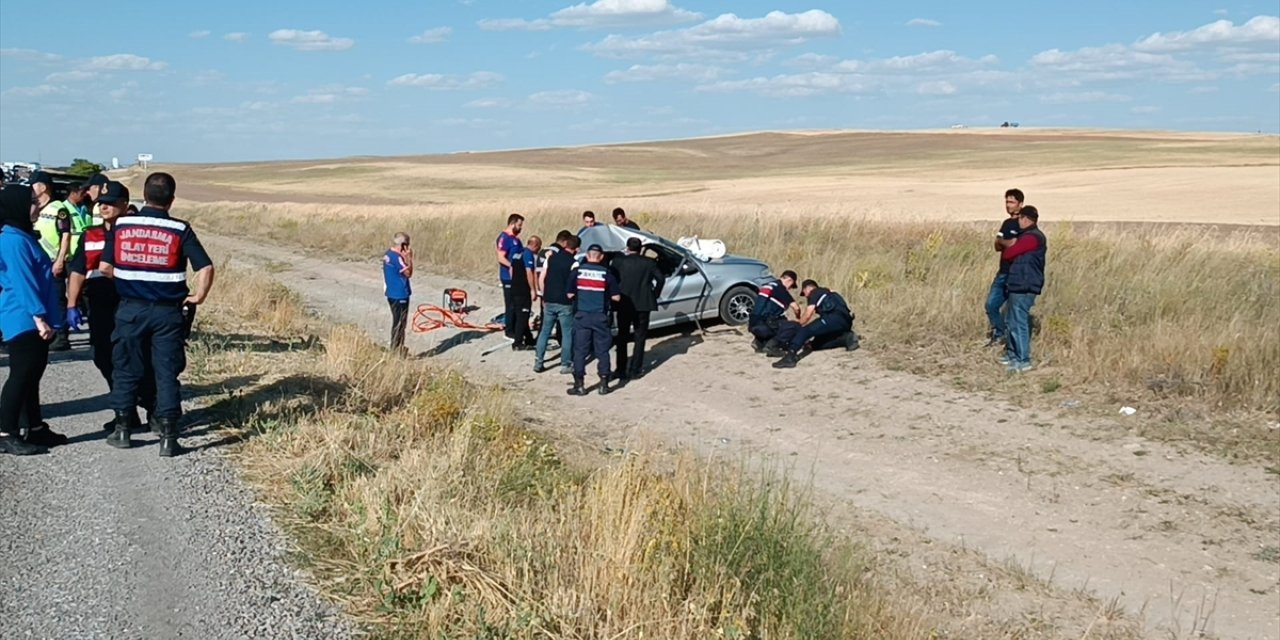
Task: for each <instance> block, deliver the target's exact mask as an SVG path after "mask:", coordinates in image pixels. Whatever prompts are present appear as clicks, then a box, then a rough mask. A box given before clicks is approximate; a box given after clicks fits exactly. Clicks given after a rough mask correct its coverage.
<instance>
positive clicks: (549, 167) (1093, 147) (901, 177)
mask: <svg viewBox="0 0 1280 640" xmlns="http://www.w3.org/2000/svg"><path fill="white" fill-rule="evenodd" d="M178 175H179V177H180V179H183V194H184V196H185V197H186V198H188V199H191V200H196V201H211V200H244V201H259V202H299V203H348V204H359V203H387V204H393V203H400V204H463V203H466V204H499V203H500V204H502V205H509V206H529V205H545V204H547V203H548V201H551V200H554V202H555V206H556V207H563V208H564V210H565V211H567V212H571V211H576V210H581V209H584V208H591V207H592V206H596V205H597V203H599V202H600V201H602V200H605V201H609V202H611V203H612V202H618V203H621V205H622V206H627V207H630V208H636V209H654V210H668V211H682V210H699V211H704V210H718V209H722V210H733V211H760V212H762V213H765V214H771V215H785V216H801V217H809V216H814V215H855V216H866V217H873V218H879V217H889V218H898V217H909V218H911V219H915V220H957V221H960V220H989V219H992V217H993V216H996V217H998V215H999V214H1000V211H1001V209H1000V207H1001V202H1000V196H1001V195H1002V194H1003V192H1004V190H1005V189H1007V188H1009V187H1010V186H1017V187H1019V188H1021V189H1023V190H1024V191H1026V192H1027V194H1028V202H1029V203H1031V204H1035V205H1036V206H1037V207H1039V208H1040V210H1041V211H1042V212H1043V213H1044V215H1045V216H1046V220H1072V221H1130V222H1196V223H1221V224H1237V225H1239V224H1266V225H1275V224H1280V186H1278V182H1280V138H1277V137H1276V136H1262V135H1227V134H1184V133H1162V132H1150V133H1146V132H1111V131H1069V130H1043V131H1037V130H1029V129H1020V130H1014V129H1007V130H997V131H985V132H976V131H947V132H933V133H930V132H922V133H867V132H830V133H803V134H801V133H759V134H749V135H739V136H726V137H718V138H704V139H696V140H681V141H671V142H651V143H634V144H619V145H607V146H596V147H577V148H564V149H536V150H521V151H506V152H493V153H470V154H469V153H460V154H451V155H446V156H424V157H415V158H377V159H374V158H355V159H345V160H335V161H322V162H277V163H249V164H234V165H204V166H195V165H193V166H184V167H181V168H180V169H179V172H178Z"/></svg>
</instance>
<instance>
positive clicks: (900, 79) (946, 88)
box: [698, 49, 1011, 97]
mask: <svg viewBox="0 0 1280 640" xmlns="http://www.w3.org/2000/svg"><path fill="white" fill-rule="evenodd" d="M998 62H999V59H998V58H996V57H995V56H990V55H988V56H983V57H981V58H976V59H975V58H969V57H967V56H962V55H960V54H958V53H956V52H954V51H950V50H946V49H943V50H939V51H929V52H926V53H919V54H915V55H909V56H895V57H892V58H879V59H871V60H844V61H842V62H839V63H836V64H827V65H825V66H823V67H821V68H819V69H817V70H814V71H809V72H806V73H795V74H782V75H776V76H772V77H758V78H750V79H746V80H732V81H725V82H718V83H714V84H709V85H703V86H701V87H698V88H699V89H700V90H703V91H749V92H754V93H760V94H763V95H769V96H777V97H803V96H812V95H822V94H831V93H873V92H886V93H888V92H914V93H916V94H918V95H932V96H946V95H953V94H956V93H959V92H960V91H961V89H962V88H963V87H965V86H990V85H994V84H999V83H1003V82H1008V81H1009V78H1010V75H1011V74H1010V73H1009V72H1005V71H998V70H992V69H989V67H990V66H992V65H994V64H996V63H998Z"/></svg>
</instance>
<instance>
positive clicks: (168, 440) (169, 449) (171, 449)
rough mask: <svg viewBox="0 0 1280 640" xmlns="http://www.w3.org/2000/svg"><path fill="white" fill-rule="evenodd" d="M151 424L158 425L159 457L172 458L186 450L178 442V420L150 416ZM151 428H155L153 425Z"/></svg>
mask: <svg viewBox="0 0 1280 640" xmlns="http://www.w3.org/2000/svg"><path fill="white" fill-rule="evenodd" d="M151 424H152V425H159V427H160V457H161V458H172V457H174V456H180V455H182V454H184V453H186V452H187V450H186V449H185V448H183V446H182V445H180V444H178V421H177V420H175V419H174V418H151ZM152 428H155V427H154V426H153V427H152Z"/></svg>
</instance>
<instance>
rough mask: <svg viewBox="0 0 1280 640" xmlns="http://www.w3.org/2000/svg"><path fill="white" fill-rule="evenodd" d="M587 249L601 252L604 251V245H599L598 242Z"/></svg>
mask: <svg viewBox="0 0 1280 640" xmlns="http://www.w3.org/2000/svg"><path fill="white" fill-rule="evenodd" d="M587 251H599V252H600V253H604V247H602V246H600V245H598V244H593V245H591V246H589V247H587Z"/></svg>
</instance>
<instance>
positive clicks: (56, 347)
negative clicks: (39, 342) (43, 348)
mask: <svg viewBox="0 0 1280 640" xmlns="http://www.w3.org/2000/svg"><path fill="white" fill-rule="evenodd" d="M49 350H50V351H70V350H71V336H70V335H69V334H67V333H65V332H62V331H59V332H58V333H57V335H55V336H54V338H53V342H50V343H49Z"/></svg>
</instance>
